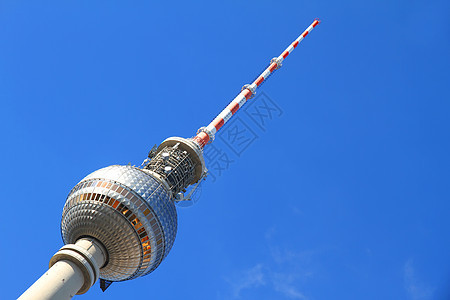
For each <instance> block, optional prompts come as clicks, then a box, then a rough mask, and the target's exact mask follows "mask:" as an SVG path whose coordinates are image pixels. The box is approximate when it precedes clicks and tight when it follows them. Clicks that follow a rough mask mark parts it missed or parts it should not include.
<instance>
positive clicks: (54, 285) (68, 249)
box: [19, 238, 107, 300]
mask: <svg viewBox="0 0 450 300" xmlns="http://www.w3.org/2000/svg"><path fill="white" fill-rule="evenodd" d="M106 259H107V253H106V251H105V249H104V248H103V246H102V245H100V244H99V243H98V242H97V241H96V240H94V239H91V238H82V239H80V240H78V241H77V242H76V243H75V244H71V245H65V246H64V247H62V248H61V249H60V250H59V251H58V252H57V253H56V254H55V255H54V256H53V257H52V259H51V260H50V265H49V268H50V269H49V270H48V271H47V272H45V273H44V275H42V276H41V277H40V278H39V279H38V280H37V281H36V282H35V283H34V284H33V285H32V286H31V287H29V288H28V290H26V291H25V293H23V294H22V296H20V297H19V300H36V299H40V300H66V299H72V297H73V296H75V295H77V294H83V293H85V292H87V291H88V290H89V288H90V287H91V286H92V285H93V284H94V283H95V282H96V281H97V279H98V276H99V274H100V273H99V267H102V266H103V264H104V263H105V261H106Z"/></svg>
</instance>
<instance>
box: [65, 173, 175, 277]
mask: <svg viewBox="0 0 450 300" xmlns="http://www.w3.org/2000/svg"><path fill="white" fill-rule="evenodd" d="M176 232H177V212H176V209H175V205H174V201H173V195H172V192H171V191H170V189H169V187H168V186H167V184H166V183H165V182H164V180H161V178H160V177H159V176H158V174H156V173H154V172H152V171H149V170H146V169H139V168H136V167H133V166H121V165H113V166H109V167H106V168H103V169H100V170H97V171H95V172H93V173H91V174H90V175H88V176H86V177H85V178H84V179H83V180H81V181H80V182H79V183H78V184H77V185H76V186H75V187H74V188H73V189H72V191H71V192H70V193H69V196H68V197H67V201H66V204H65V205H64V209H63V214H62V220H61V234H62V238H63V240H64V243H65V244H71V243H75V242H76V241H77V240H78V239H80V238H82V237H92V238H95V239H96V240H98V241H99V242H100V243H101V244H102V245H103V246H104V247H105V248H106V251H107V253H108V257H107V261H106V263H105V264H104V265H103V266H100V278H102V279H105V280H110V281H123V280H129V279H133V278H137V277H140V276H143V275H146V274H148V273H150V272H152V271H153V270H155V269H156V267H158V265H159V264H160V263H161V261H162V260H163V259H164V258H165V257H166V256H167V254H168V253H169V251H170V249H171V248H172V245H173V243H174V240H175V236H176Z"/></svg>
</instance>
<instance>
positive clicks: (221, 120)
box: [193, 19, 320, 148]
mask: <svg viewBox="0 0 450 300" xmlns="http://www.w3.org/2000/svg"><path fill="white" fill-rule="evenodd" d="M319 23H320V20H318V19H315V20H314V22H312V24H311V25H309V27H308V28H306V30H305V31H304V32H303V33H302V34H301V35H300V36H299V37H298V38H297V39H296V40H295V41H294V42H292V44H290V45H289V47H287V48H286V50H284V51H283V53H281V55H280V56H278V57H274V58H273V59H272V60H271V61H270V65H269V66H268V67H267V68H266V69H265V70H264V72H262V73H261V75H259V76H258V78H256V80H255V81H254V82H253V83H252V84H246V85H244V86H243V87H242V90H241V92H240V93H239V95H237V96H236V97H235V98H234V99H233V100H232V101H231V102H230V104H228V106H227V107H226V108H225V109H224V110H222V112H221V113H220V114H219V115H218V116H217V117H216V118H215V119H214V120H213V121H212V122H211V123H210V124H209V125H208V126H206V127H202V128H200V129H199V130H198V132H197V135H196V136H195V137H194V138H193V141H194V142H196V143H197V144H198V145H199V146H200V147H201V148H203V147H204V146H205V145H206V144H208V143H211V142H212V141H213V140H214V136H215V134H216V132H217V131H219V129H220V128H221V127H222V126H223V125H224V124H225V123H226V122H228V121H229V120H230V119H231V117H232V116H233V115H234V114H235V113H236V112H237V111H238V110H239V108H241V107H242V106H244V104H245V103H246V102H247V100H249V99H250V98H252V97H253V95H254V94H255V92H256V89H257V88H258V87H259V86H260V85H261V84H262V83H263V82H264V80H266V79H267V78H268V77H269V76H270V74H271V73H272V72H273V71H275V70H276V69H278V68H280V67H281V63H282V62H283V60H284V59H285V58H286V57H287V56H288V55H289V54H290V53H291V52H292V51H293V50H294V49H295V48H296V47H297V46H298V44H299V43H300V42H301V41H302V40H303V39H304V38H305V37H306V36H307V35H308V34H309V33H310V32H311V31H312V30H313V29H314V27H316V26H317V25H318V24H319Z"/></svg>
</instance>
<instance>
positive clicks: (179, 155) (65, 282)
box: [19, 19, 320, 300]
mask: <svg viewBox="0 0 450 300" xmlns="http://www.w3.org/2000/svg"><path fill="white" fill-rule="evenodd" d="M319 22H320V21H319V20H317V19H316V20H314V22H313V23H312V24H311V25H310V26H309V27H308V28H307V29H306V30H305V31H304V32H303V33H302V34H301V35H300V36H299V37H298V38H297V39H296V40H295V41H294V42H293V43H292V44H290V45H289V47H287V48H286V50H284V51H283V53H281V55H280V56H278V57H275V58H273V59H272V60H271V61H270V64H269V66H268V67H267V68H266V69H265V70H264V72H262V73H261V74H260V75H259V76H258V78H257V79H256V80H255V81H254V82H253V83H251V84H246V85H244V86H243V87H242V90H241V92H240V93H239V94H238V95H237V96H236V97H235V98H234V99H233V100H232V101H231V102H230V104H229V105H228V106H227V107H226V108H225V109H224V110H223V111H222V112H221V113H220V114H219V115H218V116H217V117H216V118H215V119H214V120H213V121H212V122H211V123H210V124H209V125H208V126H206V127H202V128H200V129H199V130H198V132H197V135H196V136H195V137H193V138H188V139H185V138H181V137H171V138H168V139H166V140H164V141H163V142H162V143H161V144H160V145H159V146H158V147H156V146H155V147H154V148H153V149H152V150H151V151H150V153H149V155H148V159H146V160H145V161H144V164H143V167H142V168H137V167H134V166H129V165H128V166H122V165H113V166H109V167H106V168H103V169H100V170H97V171H95V172H93V173H91V174H89V175H88V176H86V177H85V178H83V179H82V180H81V181H80V182H79V183H78V184H77V185H76V186H75V187H74V188H73V189H72V190H71V191H70V193H69V195H68V196H67V200H66V203H65V205H64V209H63V213H62V220H61V235H62V238H63V241H64V244H65V246H63V247H62V248H61V249H60V250H59V251H58V252H56V254H55V255H53V257H52V258H51V260H50V263H49V270H48V271H47V272H46V273H44V275H42V276H41V277H40V278H39V279H38V280H37V281H36V282H35V283H34V284H33V285H32V286H31V287H30V288H28V290H26V291H25V292H24V293H23V294H22V296H20V298H19V299H21V300H25V299H27V300H28V299H58V300H61V299H71V298H72V297H73V296H74V295H76V294H77V295H79V294H84V293H85V292H87V291H88V290H89V288H90V287H91V286H92V285H93V284H94V283H95V282H96V281H97V280H98V279H100V287H101V288H102V290H103V291H104V290H105V289H106V288H107V287H108V286H109V285H110V284H111V283H112V282H116V281H125V280H130V279H134V278H138V277H141V276H144V275H147V274H149V273H151V272H152V271H153V270H155V269H156V268H157V267H158V266H159V264H160V263H161V262H162V261H163V259H164V258H165V257H166V256H167V255H168V254H169V251H170V249H171V248H172V245H173V243H174V240H175V236H176V232H177V211H176V209H175V203H176V202H180V201H186V200H190V198H191V196H192V194H193V192H194V191H195V190H196V188H197V187H198V185H199V184H200V182H201V181H203V179H205V177H206V175H207V169H206V166H205V161H204V159H203V148H204V147H205V146H206V145H207V144H208V143H211V142H212V141H213V140H214V136H215V134H216V132H217V131H218V130H220V128H221V127H222V126H223V125H224V124H225V123H226V122H228V120H230V118H231V117H232V116H233V115H234V114H235V113H236V112H237V111H238V110H239V108H241V107H242V106H243V105H244V104H245V103H246V102H247V101H248V100H249V99H251V98H252V97H253V95H254V94H255V92H256V89H257V88H258V87H259V86H260V85H261V84H262V83H263V82H264V80H266V79H267V78H268V77H269V76H270V75H271V74H272V73H273V72H274V71H275V70H277V69H278V68H280V67H281V65H282V62H283V60H284V59H285V58H286V57H287V56H288V55H289V54H290V53H291V52H292V51H293V50H294V49H295V48H296V47H297V46H298V44H299V43H300V42H301V41H302V40H303V39H304V38H305V37H306V36H307V35H308V34H309V33H310V32H311V31H312V30H313V29H314V27H316V26H317V25H318V24H319Z"/></svg>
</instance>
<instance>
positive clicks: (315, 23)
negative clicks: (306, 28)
mask: <svg viewBox="0 0 450 300" xmlns="http://www.w3.org/2000/svg"><path fill="white" fill-rule="evenodd" d="M321 22H322V21H321V20H320V19H319V18H315V19H314V22H313V23H312V25H313V27H316V26H317V25H319V23H321Z"/></svg>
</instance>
